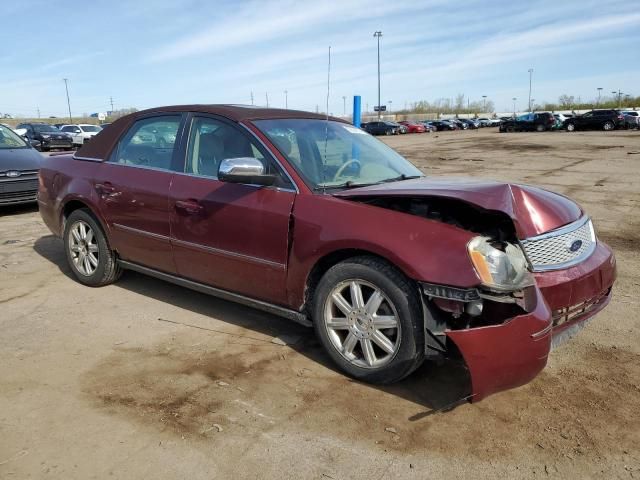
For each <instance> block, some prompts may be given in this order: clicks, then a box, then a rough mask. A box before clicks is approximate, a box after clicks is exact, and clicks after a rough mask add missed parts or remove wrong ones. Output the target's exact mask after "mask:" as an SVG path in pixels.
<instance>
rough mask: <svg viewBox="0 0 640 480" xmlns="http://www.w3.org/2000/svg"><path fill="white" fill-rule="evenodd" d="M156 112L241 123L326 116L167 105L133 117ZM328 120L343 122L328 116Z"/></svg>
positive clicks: (237, 107) (280, 110)
mask: <svg viewBox="0 0 640 480" xmlns="http://www.w3.org/2000/svg"><path fill="white" fill-rule="evenodd" d="M156 112H198V113H210V114H213V115H220V116H221V117H226V118H228V119H229V120H233V121H236V122H242V121H245V120H274V119H283V118H291V119H294V118H308V119H320V120H325V119H326V118H327V115H326V114H325V115H323V114H320V113H312V112H305V111H302V110H289V109H284V108H266V107H256V106H254V105H226V104H211V105H206V104H194V105H169V106H165V107H156V108H150V109H147V110H141V111H139V112H136V113H133V114H131V115H133V116H140V115H146V114H148V113H156ZM329 120H333V121H338V122H344V120H342V119H340V118H336V117H332V116H329Z"/></svg>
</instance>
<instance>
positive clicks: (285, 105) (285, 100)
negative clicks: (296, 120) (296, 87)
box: [284, 90, 289, 110]
mask: <svg viewBox="0 0 640 480" xmlns="http://www.w3.org/2000/svg"><path fill="white" fill-rule="evenodd" d="M288 94H289V92H287V91H286V90H285V91H284V108H285V109H287V110H288V109H289V97H288Z"/></svg>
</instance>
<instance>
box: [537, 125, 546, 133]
mask: <svg viewBox="0 0 640 480" xmlns="http://www.w3.org/2000/svg"><path fill="white" fill-rule="evenodd" d="M545 130H546V129H545V128H544V125H540V124H538V125H536V132H544V131H545Z"/></svg>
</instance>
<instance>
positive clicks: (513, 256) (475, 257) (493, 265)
mask: <svg viewBox="0 0 640 480" xmlns="http://www.w3.org/2000/svg"><path fill="white" fill-rule="evenodd" d="M503 245H504V248H502V247H501V248H497V247H494V246H492V245H491V243H490V239H489V238H487V237H475V238H474V239H473V240H471V241H470V242H469V244H468V245H467V250H468V251H469V256H470V257H471V263H473V266H474V268H475V269H476V272H477V273H478V276H479V277H480V280H481V281H482V284H483V285H485V286H486V287H489V288H490V289H493V290H498V291H514V290H520V289H522V288H524V287H528V286H530V285H533V283H534V280H533V275H532V274H531V272H530V271H529V268H528V262H527V259H526V257H525V256H524V253H523V252H522V250H521V249H520V247H519V246H517V245H512V244H510V243H504V244H503Z"/></svg>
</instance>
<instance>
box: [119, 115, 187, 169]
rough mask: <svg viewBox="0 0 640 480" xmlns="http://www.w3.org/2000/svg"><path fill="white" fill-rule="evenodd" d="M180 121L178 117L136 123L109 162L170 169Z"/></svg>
mask: <svg viewBox="0 0 640 480" xmlns="http://www.w3.org/2000/svg"><path fill="white" fill-rule="evenodd" d="M180 120H181V117H180V116H178V115H167V116H162V117H152V118H145V119H143V120H138V121H137V122H135V123H134V124H133V125H132V126H131V128H129V131H128V132H127V133H126V134H125V136H124V137H122V139H121V140H120V142H119V143H118V147H117V148H116V150H115V151H114V153H113V154H112V156H111V159H110V161H111V162H113V163H119V164H121V165H136V166H142V167H152V168H160V169H163V170H171V159H172V157H173V150H174V147H175V144H176V136H177V134H178V128H179V127H180Z"/></svg>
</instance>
